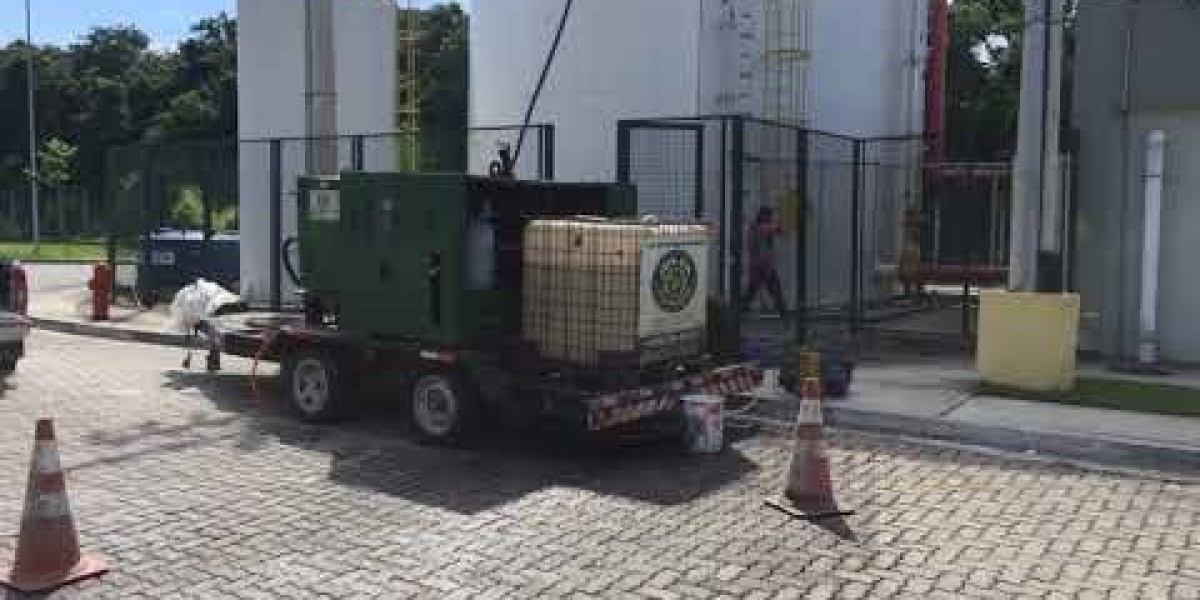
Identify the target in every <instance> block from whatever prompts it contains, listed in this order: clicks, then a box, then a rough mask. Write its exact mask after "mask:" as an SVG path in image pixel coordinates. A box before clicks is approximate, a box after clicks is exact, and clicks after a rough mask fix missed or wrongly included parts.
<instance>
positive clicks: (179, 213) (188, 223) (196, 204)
mask: <svg viewBox="0 0 1200 600" xmlns="http://www.w3.org/2000/svg"><path fill="white" fill-rule="evenodd" d="M169 219H170V223H171V225H173V226H175V227H178V228H180V229H200V227H201V226H203V224H204V201H203V200H202V199H201V197H200V190H197V189H195V188H182V189H180V190H179V191H178V192H177V193H176V195H175V201H174V202H172V203H171V211H170V215H169Z"/></svg>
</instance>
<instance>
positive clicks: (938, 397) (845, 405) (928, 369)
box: [30, 291, 1200, 477]
mask: <svg viewBox="0 0 1200 600" xmlns="http://www.w3.org/2000/svg"><path fill="white" fill-rule="evenodd" d="M30 307H31V312H32V313H33V314H32V315H31V318H32V320H33V321H34V324H35V325H36V326H38V327H41V328H44V329H50V330H55V331H61V332H66V333H74V334H81V335H90V336H97V337H104V338H110V339H121V340H127V341H140V342H147V343H155V344H165V345H174V346H182V345H183V343H184V337H183V336H182V335H181V334H178V333H175V332H173V331H171V330H170V328H169V320H170V319H169V316H168V314H167V308H166V306H159V307H156V308H155V309H153V310H135V309H131V308H121V307H114V308H113V310H112V317H113V318H112V320H111V321H109V322H104V323H99V322H95V321H91V320H90V319H89V318H88V317H87V314H88V310H89V304H88V297H87V295H86V293H85V292H82V291H80V292H56V293H53V294H39V295H38V296H36V297H34V298H32V299H31V303H30ZM1081 373H1082V374H1086V375H1087V376H1111V377H1125V376H1121V375H1115V374H1111V373H1107V372H1106V371H1103V370H1101V369H1097V368H1094V367H1088V366H1085V367H1084V368H1083V369H1081ZM1156 381H1159V382H1161V383H1171V384H1174V385H1180V386H1185V387H1192V386H1194V387H1196V389H1197V392H1196V393H1197V402H1200V376H1198V375H1197V374H1195V373H1190V374H1189V373H1183V374H1180V375H1178V376H1174V377H1169V378H1165V379H1160V380H1156ZM976 383H977V378H976V376H975V373H974V370H973V367H972V365H971V364H970V363H969V362H968V361H966V360H964V359H961V358H945V357H941V358H938V357H927V356H926V357H920V356H914V357H913V358H911V359H905V360H904V361H903V362H898V361H897V360H896V359H895V358H894V357H889V359H888V361H887V362H886V363H873V364H865V365H862V366H860V367H859V368H858V369H857V370H856V371H855V376H854V382H853V385H852V386H851V391H850V395H849V396H848V397H847V398H845V399H840V400H830V401H828V402H827V403H826V407H825V408H826V415H827V422H828V423H829V424H830V425H833V426H835V427H845V428H848V429H858V430H865V431H873V432H878V433H885V434H894V435H904V436H910V437H918V438H926V439H933V440H940V441H946V442H953V443H960V444H968V445H974V446H984V447H989V448H995V449H999V450H1005V451H1012V452H1025V453H1032V454H1039V455H1048V456H1056V457H1062V458H1067V459H1074V460H1081V461H1087V462H1094V463H1100V464H1105V465H1113V466H1124V467H1132V468H1141V469H1152V470H1157V471H1164V472H1171V473H1177V474H1184V475H1187V476H1189V477H1191V476H1200V418H1195V417H1179V416H1164V415H1155V414H1144V413H1134V412H1127V411H1117V410H1108V409H1102V408H1085V407H1079V406H1069V405H1063V404H1052V403H1043V402H1030V401H1024V400H1014V399H1010V398H1000V397H993V396H980V395H976V394H975V393H974V389H975V386H976ZM796 408H797V406H796V401H795V399H794V398H787V399H783V400H775V401H763V402H761V403H760V404H759V405H757V406H755V407H754V409H753V412H752V413H749V415H750V416H751V417H753V418H757V419H765V420H768V421H772V422H774V423H776V424H790V423H792V422H793V421H794V417H795V411H796Z"/></svg>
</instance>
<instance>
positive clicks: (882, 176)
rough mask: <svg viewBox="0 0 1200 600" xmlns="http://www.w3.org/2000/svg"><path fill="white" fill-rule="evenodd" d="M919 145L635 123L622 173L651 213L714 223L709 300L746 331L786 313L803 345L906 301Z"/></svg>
mask: <svg viewBox="0 0 1200 600" xmlns="http://www.w3.org/2000/svg"><path fill="white" fill-rule="evenodd" d="M922 146H923V140H922V139H921V138H920V137H912V138H885V139H862V138H855V137H852V136H845V135H838V134H832V133H827V132H821V131H814V130H811V129H806V128H803V127H798V126H794V125H789V124H784V123H778V122H773V121H768V120H763V119H756V118H751V117H746V116H739V115H716V116H704V117H681V118H661V119H627V120H623V121H621V122H620V123H619V124H618V156H617V169H618V179H620V180H621V181H622V182H626V183H630V184H633V185H635V186H636V187H637V189H638V202H639V210H640V212H641V213H642V214H655V215H659V216H664V217H669V218H691V217H699V218H702V219H705V220H707V221H709V222H710V223H712V224H713V226H714V227H715V229H716V231H717V236H718V244H717V248H716V249H715V250H714V261H713V264H715V265H716V266H717V267H716V268H717V271H718V273H719V276H718V277H716V278H713V284H712V285H713V289H712V290H711V292H712V293H713V295H714V296H715V297H718V298H720V299H721V300H722V301H723V302H724V303H725V304H726V305H727V306H728V307H730V308H731V309H732V310H733V311H734V312H735V314H737V315H739V320H740V322H741V323H742V324H743V325H745V324H749V323H752V322H753V321H755V320H756V319H759V318H762V317H767V316H769V315H771V314H772V313H776V312H782V313H784V317H785V318H786V319H790V320H792V322H793V323H794V325H795V329H796V334H797V335H798V336H799V337H800V338H801V339H803V338H806V337H809V336H810V335H837V334H838V333H840V332H850V331H853V330H856V329H857V328H858V327H859V326H860V325H861V324H862V323H863V322H864V321H865V320H868V319H869V318H870V315H871V313H872V311H874V310H876V308H877V307H880V306H883V305H886V304H887V303H888V302H889V301H890V299H891V298H892V297H893V296H895V295H896V294H898V293H899V288H900V286H899V283H898V281H897V277H896V272H897V264H898V262H899V259H900V255H901V252H902V249H903V243H904V238H903V217H904V212H905V208H906V207H908V206H914V205H917V206H919V202H920V194H921V183H922V181H921V164H920V157H921V150H922ZM781 309H782V310H781ZM818 329H820V330H821V331H817V330H818Z"/></svg>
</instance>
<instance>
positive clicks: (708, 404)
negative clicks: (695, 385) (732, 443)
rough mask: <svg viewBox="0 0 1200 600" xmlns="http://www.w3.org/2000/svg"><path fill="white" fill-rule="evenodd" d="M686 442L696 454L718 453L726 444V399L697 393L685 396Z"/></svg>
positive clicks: (689, 448)
mask: <svg viewBox="0 0 1200 600" xmlns="http://www.w3.org/2000/svg"><path fill="white" fill-rule="evenodd" d="M683 421H684V444H685V445H686V446H687V448H688V450H690V451H691V452H693V453H695V454H718V453H720V452H721V449H722V448H723V447H724V445H725V439H724V438H725V436H724V434H725V399H724V398H722V397H721V396H712V395H695V396H684V398H683Z"/></svg>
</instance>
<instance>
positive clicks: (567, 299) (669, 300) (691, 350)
mask: <svg viewBox="0 0 1200 600" xmlns="http://www.w3.org/2000/svg"><path fill="white" fill-rule="evenodd" d="M298 189H299V194H298V197H299V207H298V208H299V211H298V214H299V218H300V223H299V228H298V232H299V233H298V236H297V237H296V238H295V239H291V240H288V242H287V243H286V244H285V245H286V248H285V249H284V252H283V255H284V256H285V257H286V263H285V267H286V270H287V271H288V272H289V274H290V275H291V276H292V277H293V278H294V279H295V280H296V283H297V284H298V285H299V286H300V287H301V288H302V292H301V296H302V303H303V307H304V316H303V319H296V320H290V321H289V320H287V319H281V320H277V321H276V323H277V325H275V326H272V327H269V328H268V327H259V328H254V327H241V328H238V329H235V330H232V331H230V332H228V333H227V334H226V336H225V337H226V339H225V346H226V348H227V349H228V351H230V352H234V353H237V354H242V355H246V356H256V357H258V358H268V359H275V360H278V361H279V362H280V363H281V364H282V367H283V368H282V370H281V376H282V378H283V382H282V383H283V386H282V387H283V390H284V392H285V394H286V395H287V400H288V402H289V404H290V405H291V406H292V407H293V408H294V409H295V410H296V412H298V413H299V414H300V415H301V416H302V417H304V418H307V419H312V420H325V419H330V418H334V417H337V416H339V415H342V414H345V413H346V412H347V410H348V409H350V408H352V407H353V405H354V401H355V398H356V396H357V394H358V391H359V389H360V384H361V382H362V381H363V380H364V379H369V378H371V377H372V376H374V375H385V374H386V375H391V376H395V375H399V376H400V377H398V378H395V377H393V378H392V379H399V380H402V381H403V383H402V384H401V385H403V387H404V390H403V391H404V393H403V394H401V395H400V396H399V397H400V398H403V401H404V402H405V403H406V408H407V411H406V412H408V413H409V414H410V416H411V417H412V421H413V423H414V425H415V426H416V430H417V432H418V433H419V434H420V435H421V436H422V437H423V438H425V439H427V440H430V441H436V442H452V441H456V440H460V439H462V438H463V436H464V435H465V434H467V433H469V432H470V431H471V430H472V429H474V428H476V427H478V426H480V425H481V424H482V423H485V422H490V421H489V420H488V419H486V418H485V415H489V414H493V415H497V416H500V417H503V418H504V420H506V421H509V422H513V423H518V424H528V423H529V422H531V421H535V420H537V421H544V420H551V421H555V422H557V423H559V424H562V425H566V426H569V427H577V428H579V429H581V430H586V431H602V430H610V429H616V428H622V427H625V426H630V425H636V424H639V423H641V422H644V421H646V420H648V419H659V420H662V421H678V420H679V417H680V416H679V411H680V399H681V397H682V395H684V394H688V393H698V392H710V393H711V392H720V393H735V392H738V391H745V390H749V389H751V388H753V387H754V386H755V385H756V384H757V382H758V380H759V378H760V374H759V373H758V371H757V370H756V369H754V368H753V367H750V366H746V365H721V364H719V363H718V359H717V358H716V357H715V356H714V354H713V353H712V352H710V343H709V341H710V340H709V339H708V330H709V327H708V325H709V323H708V313H709V306H708V301H709V290H710V285H711V283H712V282H711V280H710V277H711V272H710V270H711V268H710V265H709V264H708V263H709V256H710V255H711V246H712V244H713V238H714V233H713V231H712V230H711V228H710V227H709V226H708V225H706V224H704V223H696V222H667V221H660V220H658V219H655V218H653V217H645V218H637V217H636V216H635V213H636V206H637V199H636V193H635V190H634V189H633V188H631V187H629V186H625V185H620V184H575V183H557V182H555V183H551V182H528V181H517V180H513V179H510V178H505V177H474V176H469V175H463V174H423V173H399V172H383V173H366V172H345V173H342V174H341V175H340V176H338V177H311V178H303V179H302V180H301V181H300V183H299V186H298Z"/></svg>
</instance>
